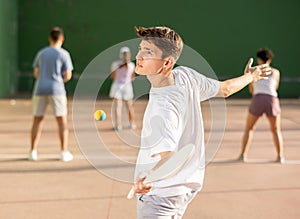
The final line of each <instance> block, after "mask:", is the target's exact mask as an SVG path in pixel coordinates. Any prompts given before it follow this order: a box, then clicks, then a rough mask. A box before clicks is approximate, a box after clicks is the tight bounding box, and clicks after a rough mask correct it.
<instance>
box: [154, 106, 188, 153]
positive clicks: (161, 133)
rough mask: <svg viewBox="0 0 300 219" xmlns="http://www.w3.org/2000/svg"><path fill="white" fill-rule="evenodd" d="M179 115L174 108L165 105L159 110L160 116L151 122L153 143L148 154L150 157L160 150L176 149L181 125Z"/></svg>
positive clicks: (160, 151)
mask: <svg viewBox="0 0 300 219" xmlns="http://www.w3.org/2000/svg"><path fill="white" fill-rule="evenodd" d="M180 124H182V123H181V122H180V116H179V115H178V113H177V112H176V111H174V110H171V109H169V108H168V106H165V108H164V109H162V111H161V116H160V117H159V118H158V119H157V120H156V121H153V122H152V127H151V128H152V131H153V132H154V133H155V134H154V136H153V137H154V138H153V139H155V140H156V142H155V144H154V145H152V147H151V150H150V154H151V156H152V157H154V156H157V155H159V154H160V153H162V152H167V151H176V150H177V147H178V142H179V138H180V136H181V135H180V131H181V127H180V126H181V125H180Z"/></svg>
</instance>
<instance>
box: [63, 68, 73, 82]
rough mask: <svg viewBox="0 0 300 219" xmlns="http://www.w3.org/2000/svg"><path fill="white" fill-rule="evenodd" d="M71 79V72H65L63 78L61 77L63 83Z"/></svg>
mask: <svg viewBox="0 0 300 219" xmlns="http://www.w3.org/2000/svg"><path fill="white" fill-rule="evenodd" d="M71 78H72V71H71V70H67V71H65V72H64V77H63V80H64V83H66V82H68V81H69V80H71Z"/></svg>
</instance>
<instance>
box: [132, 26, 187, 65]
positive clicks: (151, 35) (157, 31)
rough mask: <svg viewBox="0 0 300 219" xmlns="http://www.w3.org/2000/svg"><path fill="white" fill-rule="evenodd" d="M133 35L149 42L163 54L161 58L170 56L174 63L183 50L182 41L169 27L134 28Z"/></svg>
mask: <svg viewBox="0 0 300 219" xmlns="http://www.w3.org/2000/svg"><path fill="white" fill-rule="evenodd" d="M134 31H135V33H136V34H137V35H138V36H139V37H140V38H142V39H143V40H146V41H150V42H151V43H153V44H154V45H155V46H157V47H158V48H160V49H161V50H162V52H163V54H162V58H166V57H168V56H172V57H173V58H174V60H175V61H176V60H177V59H178V58H179V56H180V54H181V52H182V48H183V41H182V39H181V37H180V36H179V34H178V33H176V32H175V31H174V30H172V29H171V28H169V27H149V28H145V27H134Z"/></svg>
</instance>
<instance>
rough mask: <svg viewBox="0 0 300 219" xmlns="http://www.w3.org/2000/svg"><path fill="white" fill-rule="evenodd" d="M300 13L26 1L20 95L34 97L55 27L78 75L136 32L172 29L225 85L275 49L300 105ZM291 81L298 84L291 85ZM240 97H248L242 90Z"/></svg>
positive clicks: (284, 87) (94, 0) (270, 8)
mask: <svg viewBox="0 0 300 219" xmlns="http://www.w3.org/2000/svg"><path fill="white" fill-rule="evenodd" d="M299 11H300V2H299V1H297V0H285V1H281V0H274V1H267V0H252V1H249V0H241V1H233V0H232V1H228V0H227V1H226V0H210V1H197V0H194V1H182V0H180V1H179V0H174V1H147V2H142V1H138V0H132V1H130V2H126V1H119V2H117V1H99V0H85V1H80V0H20V1H19V40H18V42H19V70H20V72H21V77H20V83H19V90H20V91H22V92H31V90H32V86H33V79H32V77H31V75H32V73H31V72H32V67H31V65H32V60H33V58H34V56H35V54H36V52H37V51H38V50H39V49H40V48H42V47H44V46H46V45H47V44H48V42H47V37H48V32H49V29H50V28H51V27H52V26H55V25H58V26H62V27H63V28H64V30H65V35H66V41H65V44H64V47H65V48H66V49H67V50H69V51H70V53H71V55H72V59H73V62H74V66H75V69H74V73H75V74H80V73H81V72H82V71H83V70H84V68H85V67H86V65H87V64H88V63H89V62H90V61H91V60H92V59H93V58H94V57H95V56H96V55H98V54H99V53H100V52H101V51H103V50H105V49H107V48H109V47H111V46H113V45H115V44H117V43H119V42H122V41H125V40H128V39H132V38H135V37H136V36H135V34H134V32H133V27H134V26H135V25H141V26H154V25H166V26H170V27H172V28H174V29H175V30H176V31H177V32H179V33H180V34H181V36H182V38H183V39H184V41H185V43H186V44H187V45H188V46H190V47H192V48H193V49H195V50H196V51H198V52H199V53H200V54H201V55H202V56H203V57H204V58H205V59H206V60H207V61H208V63H209V64H210V65H211V66H212V68H213V69H214V70H215V72H216V74H217V75H218V77H219V78H220V79H227V78H230V77H234V76H239V75H240V74H242V71H243V69H244V65H245V64H246V63H247V60H248V58H249V57H250V56H255V52H256V50H257V49H258V48H261V47H269V48H271V49H272V50H273V52H274V53H275V59H274V62H273V65H274V66H275V67H277V68H279V69H280V70H281V73H282V83H281V86H280V89H279V94H280V96H281V97H298V96H300V81H298V82H296V80H299V78H300V74H299V72H298V63H297V55H296V52H297V51H300V44H299V39H300V28H299V27H300V13H299ZM289 80H290V81H293V82H292V83H291V82H286V81H289ZM75 86H76V79H75V78H73V79H72V81H71V82H69V83H68V84H67V89H68V90H69V93H72V92H73V90H74V88H75ZM103 92H107V89H104V91H103ZM234 96H238V97H245V96H249V94H248V92H247V89H243V90H242V91H241V92H239V93H238V94H235V95H234Z"/></svg>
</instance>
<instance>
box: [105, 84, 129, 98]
mask: <svg viewBox="0 0 300 219" xmlns="http://www.w3.org/2000/svg"><path fill="white" fill-rule="evenodd" d="M109 97H110V98H115V99H119V100H132V99H133V88H132V83H131V82H130V83H126V84H118V83H114V82H113V83H112V85H111V88H110V92H109Z"/></svg>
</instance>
